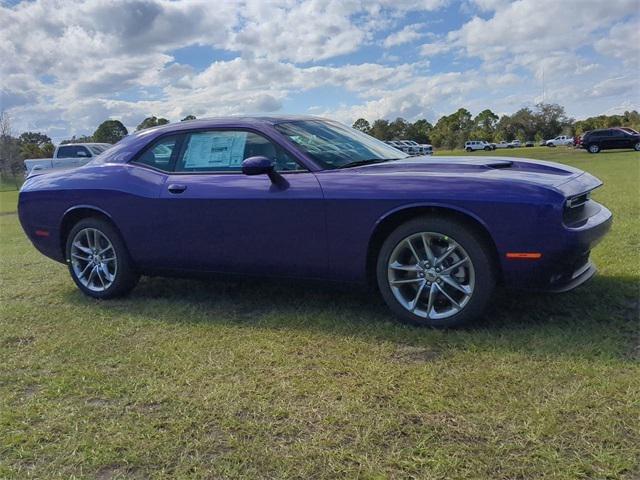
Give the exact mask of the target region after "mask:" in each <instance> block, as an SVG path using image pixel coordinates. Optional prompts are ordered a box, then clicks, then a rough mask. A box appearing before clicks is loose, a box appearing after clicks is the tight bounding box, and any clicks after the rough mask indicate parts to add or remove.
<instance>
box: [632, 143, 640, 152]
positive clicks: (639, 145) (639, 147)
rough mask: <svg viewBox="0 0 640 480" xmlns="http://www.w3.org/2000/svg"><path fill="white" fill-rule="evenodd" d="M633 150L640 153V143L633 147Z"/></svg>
mask: <svg viewBox="0 0 640 480" xmlns="http://www.w3.org/2000/svg"><path fill="white" fill-rule="evenodd" d="M633 149H634V150H635V151H636V152H640V142H636V144H635V145H634V146H633Z"/></svg>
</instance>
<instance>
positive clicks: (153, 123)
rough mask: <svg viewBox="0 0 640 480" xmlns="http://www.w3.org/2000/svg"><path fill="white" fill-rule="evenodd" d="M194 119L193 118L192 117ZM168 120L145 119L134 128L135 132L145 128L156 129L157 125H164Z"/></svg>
mask: <svg viewBox="0 0 640 480" xmlns="http://www.w3.org/2000/svg"><path fill="white" fill-rule="evenodd" d="M194 118H195V117H194ZM167 123H169V120H167V119H166V118H157V117H155V116H154V117H147V118H145V119H144V120H143V121H142V122H140V124H139V125H138V126H137V127H136V132H137V131H140V130H144V129H145V128H151V127H157V126H158V125H166V124H167Z"/></svg>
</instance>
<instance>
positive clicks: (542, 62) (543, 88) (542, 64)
mask: <svg viewBox="0 0 640 480" xmlns="http://www.w3.org/2000/svg"><path fill="white" fill-rule="evenodd" d="M542 103H544V60H543V61H542Z"/></svg>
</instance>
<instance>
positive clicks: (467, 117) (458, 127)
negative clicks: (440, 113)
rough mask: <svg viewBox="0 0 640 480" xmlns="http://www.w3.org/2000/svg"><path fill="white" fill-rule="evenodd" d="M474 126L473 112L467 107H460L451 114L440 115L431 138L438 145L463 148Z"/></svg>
mask: <svg viewBox="0 0 640 480" xmlns="http://www.w3.org/2000/svg"><path fill="white" fill-rule="evenodd" d="M472 128H473V120H472V117H471V113H470V112H469V110H467V109H466V108H460V109H458V111H457V112H455V113H452V114H451V115H445V116H444V117H440V119H439V120H438V122H437V123H436V125H435V127H433V131H432V132H431V139H432V140H433V144H434V145H435V146H436V147H445V148H448V149H450V150H452V149H454V148H461V147H462V146H463V145H464V142H465V141H466V140H467V139H468V138H469V134H470V132H471V129H472Z"/></svg>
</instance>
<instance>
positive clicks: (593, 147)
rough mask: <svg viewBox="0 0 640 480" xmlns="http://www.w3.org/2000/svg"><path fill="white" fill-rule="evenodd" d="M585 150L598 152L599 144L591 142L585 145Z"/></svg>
mask: <svg viewBox="0 0 640 480" xmlns="http://www.w3.org/2000/svg"><path fill="white" fill-rule="evenodd" d="M587 152H589V153H599V152H600V145H598V144H597V143H592V144H590V145H587Z"/></svg>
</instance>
